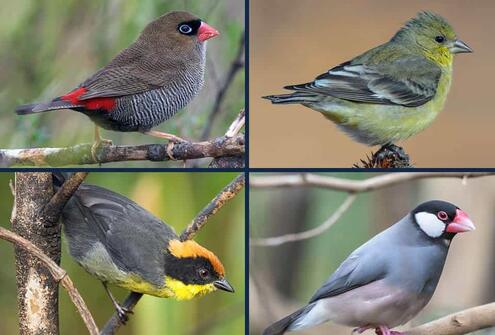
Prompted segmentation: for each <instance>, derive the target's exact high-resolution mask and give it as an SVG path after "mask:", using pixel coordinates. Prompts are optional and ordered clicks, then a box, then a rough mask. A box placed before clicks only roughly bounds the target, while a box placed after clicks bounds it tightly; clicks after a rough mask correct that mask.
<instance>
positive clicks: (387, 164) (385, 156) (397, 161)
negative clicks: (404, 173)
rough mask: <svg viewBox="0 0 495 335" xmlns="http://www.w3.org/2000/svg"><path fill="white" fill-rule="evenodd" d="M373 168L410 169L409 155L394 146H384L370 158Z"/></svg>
mask: <svg viewBox="0 0 495 335" xmlns="http://www.w3.org/2000/svg"><path fill="white" fill-rule="evenodd" d="M371 160H372V165H373V167H378V168H404V167H411V163H410V161H409V155H408V154H407V153H406V152H405V151H404V149H403V148H401V147H399V146H397V145H395V144H385V145H384V146H382V147H381V148H380V150H378V151H377V152H375V153H374V154H373V156H372V157H371Z"/></svg>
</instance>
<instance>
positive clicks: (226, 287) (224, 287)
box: [213, 278, 234, 293]
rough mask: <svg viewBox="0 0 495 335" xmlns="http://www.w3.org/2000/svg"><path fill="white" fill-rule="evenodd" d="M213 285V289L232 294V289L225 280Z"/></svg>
mask: <svg viewBox="0 0 495 335" xmlns="http://www.w3.org/2000/svg"><path fill="white" fill-rule="evenodd" d="M213 285H215V287H216V288H218V289H219V290H223V291H227V292H232V293H233V292H234V288H233V287H232V286H231V285H230V284H229V282H228V281H227V280H226V279H225V278H222V279H219V280H217V281H215V282H213Z"/></svg>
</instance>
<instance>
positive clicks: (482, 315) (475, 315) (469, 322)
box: [405, 303, 495, 335]
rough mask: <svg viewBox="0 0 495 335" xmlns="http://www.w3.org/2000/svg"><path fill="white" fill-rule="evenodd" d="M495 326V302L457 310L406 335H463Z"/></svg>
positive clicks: (411, 330) (415, 328) (407, 332)
mask: <svg viewBox="0 0 495 335" xmlns="http://www.w3.org/2000/svg"><path fill="white" fill-rule="evenodd" d="M489 327H495V303H491V304H487V305H483V306H477V307H473V308H469V309H466V310H464V311H461V312H456V313H453V314H450V315H447V316H444V317H443V318H440V319H438V320H435V321H432V322H429V323H426V324H424V325H421V326H418V327H414V328H412V329H410V330H408V331H406V332H405V334H406V335H461V334H467V333H470V332H473V331H475V330H479V329H485V328H489Z"/></svg>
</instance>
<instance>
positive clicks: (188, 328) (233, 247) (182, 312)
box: [0, 172, 245, 335]
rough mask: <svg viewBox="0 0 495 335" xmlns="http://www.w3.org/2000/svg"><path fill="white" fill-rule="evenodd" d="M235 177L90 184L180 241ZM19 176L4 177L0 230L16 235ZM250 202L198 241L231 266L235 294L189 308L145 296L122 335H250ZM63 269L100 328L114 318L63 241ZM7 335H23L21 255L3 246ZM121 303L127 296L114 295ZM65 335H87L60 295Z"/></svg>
mask: <svg viewBox="0 0 495 335" xmlns="http://www.w3.org/2000/svg"><path fill="white" fill-rule="evenodd" d="M236 176H237V174H236V173H116V172H113V173H90V174H89V176H88V178H87V179H86V182H87V183H90V184H94V185H98V186H102V187H106V188H108V189H110V190H112V191H114V192H118V193H120V194H123V195H125V196H127V197H128V198H130V199H132V200H134V201H136V202H137V203H138V204H140V205H141V206H143V207H144V208H146V209H148V210H149V211H150V212H152V213H153V214H154V215H156V216H157V217H159V218H161V219H162V220H163V221H165V222H166V223H167V224H169V225H170V226H172V227H173V228H174V229H175V231H176V232H178V233H180V232H181V231H182V230H183V229H184V228H185V227H186V226H187V225H188V224H189V223H190V222H191V220H192V219H193V218H194V217H195V216H196V215H197V214H198V212H199V211H200V210H201V209H202V208H203V207H204V206H206V205H207V204H208V202H209V201H210V200H211V199H213V197H215V196H216V194H217V193H218V192H220V191H221V190H222V189H223V188H224V187H225V186H226V185H227V184H228V183H230V182H231V181H232V180H233V179H234V178H235V177H236ZM13 179H14V174H13V173H0V199H2V201H1V202H0V218H1V220H0V225H1V226H3V227H6V228H10V224H9V218H10V214H11V211H12V201H13V199H12V195H11V193H10V189H9V180H13ZM244 229H245V228H244V194H243V192H241V193H239V194H238V195H237V196H236V197H235V198H234V199H233V200H232V201H230V202H229V203H227V204H226V205H225V207H223V208H222V209H221V210H220V211H219V212H218V213H217V214H216V215H214V216H212V217H211V218H210V221H209V222H208V224H207V225H206V226H205V227H204V228H203V229H202V230H201V231H200V232H199V233H198V235H197V237H196V238H195V240H196V241H198V242H199V243H200V244H202V245H203V246H205V247H206V248H208V249H210V250H211V251H213V252H215V254H216V255H217V256H218V257H219V258H220V260H221V261H222V263H223V264H224V266H225V270H226V277H227V279H228V280H229V282H230V283H231V284H232V286H233V287H234V288H235V293H234V294H232V293H227V292H223V291H217V292H213V293H211V294H208V295H206V296H204V297H200V298H196V299H193V300H190V301H180V302H178V301H175V300H172V299H161V298H156V297H152V296H146V295H145V296H143V298H142V299H141V300H140V301H139V303H138V305H137V307H136V308H135V310H134V314H132V315H130V319H129V322H128V324H127V326H124V327H121V329H119V331H118V334H122V335H131V334H136V335H142V334H146V335H159V334H160V335H161V334H180V335H183V334H184V335H199V334H201V335H203V334H208V335H222V334H225V335H227V334H228V335H230V334H242V333H243V332H244V320H245V317H244V302H245V287H244V276H245V265H244V263H245V262H244V260H245V252H244V251H245V248H244V241H245V235H244ZM62 241H63V243H62V245H63V250H62V265H61V266H62V268H64V269H65V270H66V271H67V272H68V274H69V276H70V277H71V279H72V281H73V282H74V284H75V285H76V287H77V289H78V290H79V292H80V293H81V295H82V297H83V299H84V300H85V302H86V304H87V305H88V308H89V310H90V311H91V313H92V314H93V317H94V318H95V321H96V323H97V324H98V326H99V327H100V329H101V327H102V326H103V324H104V323H105V322H106V321H107V320H108V318H109V317H110V316H111V315H112V314H113V312H114V308H113V305H112V303H111V301H110V299H109V298H108V296H107V295H106V293H105V290H104V289H103V286H102V285H101V283H100V281H99V280H97V279H96V278H95V277H93V276H91V275H90V274H88V273H87V272H86V271H84V269H82V268H81V267H80V266H79V265H78V264H77V263H76V262H74V260H73V259H72V258H71V256H70V255H69V253H68V249H67V245H66V243H65V238H63V239H62ZM0 259H1V260H2V266H1V267H0V315H2V320H1V322H0V334H5V335H7V334H9V335H10V334H17V333H18V325H17V322H18V319H17V300H16V297H17V293H16V284H15V266H14V248H13V246H12V244H10V243H9V242H6V241H3V240H0ZM110 289H111V291H112V292H113V293H114V295H115V296H116V297H118V299H119V300H120V301H122V300H123V299H124V298H125V297H126V296H127V294H128V291H126V290H123V289H120V288H116V287H114V286H111V287H110ZM59 296H60V308H59V312H60V333H61V334H71V335H83V334H87V333H88V331H87V330H86V327H85V326H84V324H83V322H82V320H81V317H80V315H79V314H78V313H77V311H76V309H75V307H74V305H73V304H72V302H71V301H70V299H69V298H68V296H67V293H66V292H65V291H64V289H63V288H60V294H59Z"/></svg>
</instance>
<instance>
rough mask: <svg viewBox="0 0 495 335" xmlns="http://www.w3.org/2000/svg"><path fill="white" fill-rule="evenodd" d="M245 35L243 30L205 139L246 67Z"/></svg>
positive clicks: (216, 99) (216, 100)
mask: <svg viewBox="0 0 495 335" xmlns="http://www.w3.org/2000/svg"><path fill="white" fill-rule="evenodd" d="M245 35H246V34H245V32H242V34H241V38H240V40H239V48H238V49H237V55H236V57H235V58H234V59H233V61H232V63H231V64H230V68H229V70H228V72H227V76H226V77H225V82H224V83H223V85H222V87H220V89H219V90H218V92H217V95H216V97H215V104H214V106H213V109H212V111H211V114H210V115H209V116H208V121H207V123H206V126H205V128H204V130H203V134H202V135H201V138H202V139H203V140H204V139H207V138H208V137H209V136H210V132H211V128H212V127H213V122H214V121H215V118H216V116H217V115H218V114H219V112H220V109H221V107H222V103H223V101H224V100H225V96H226V93H227V91H228V90H229V88H230V86H231V84H232V82H233V81H234V78H235V76H236V74H237V73H238V72H239V71H240V70H242V69H243V68H244V61H243V58H244V50H245V45H244V44H245V43H244V42H245Z"/></svg>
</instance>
